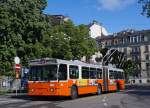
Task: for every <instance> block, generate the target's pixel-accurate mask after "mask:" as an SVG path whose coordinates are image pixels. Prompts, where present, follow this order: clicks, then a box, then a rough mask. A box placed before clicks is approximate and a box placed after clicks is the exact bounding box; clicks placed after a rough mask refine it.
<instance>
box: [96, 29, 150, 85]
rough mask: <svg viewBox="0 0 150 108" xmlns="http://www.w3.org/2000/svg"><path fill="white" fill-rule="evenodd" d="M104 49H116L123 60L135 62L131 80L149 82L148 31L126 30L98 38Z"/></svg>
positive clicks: (149, 35) (149, 38) (149, 33)
mask: <svg viewBox="0 0 150 108" xmlns="http://www.w3.org/2000/svg"><path fill="white" fill-rule="evenodd" d="M98 42H99V43H100V44H102V45H104V47H107V48H114V49H117V50H119V51H121V52H123V53H124V54H125V59H131V60H134V61H136V63H137V64H138V68H137V69H136V71H135V72H134V75H133V76H132V78H133V79H140V81H141V79H142V81H143V82H147V81H150V30H141V31H135V30H132V29H130V30H126V31H121V32H119V33H114V34H113V35H109V36H102V37H99V38H98Z"/></svg>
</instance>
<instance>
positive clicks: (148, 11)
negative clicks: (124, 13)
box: [139, 0, 150, 17]
mask: <svg viewBox="0 0 150 108" xmlns="http://www.w3.org/2000/svg"><path fill="white" fill-rule="evenodd" d="M139 3H141V4H142V8H143V11H142V15H146V16H147V17H150V0H139Z"/></svg>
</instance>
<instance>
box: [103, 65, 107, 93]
mask: <svg viewBox="0 0 150 108" xmlns="http://www.w3.org/2000/svg"><path fill="white" fill-rule="evenodd" d="M103 85H104V91H108V68H105V67H103Z"/></svg>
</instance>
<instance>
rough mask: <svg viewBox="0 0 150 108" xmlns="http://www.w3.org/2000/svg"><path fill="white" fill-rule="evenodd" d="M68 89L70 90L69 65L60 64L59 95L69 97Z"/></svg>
mask: <svg viewBox="0 0 150 108" xmlns="http://www.w3.org/2000/svg"><path fill="white" fill-rule="evenodd" d="M67 88H68V82H67V65H66V64H60V65H59V69H58V89H59V95H64V96H65V95H67V94H68V93H67Z"/></svg>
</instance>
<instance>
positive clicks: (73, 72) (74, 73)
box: [69, 65, 79, 79]
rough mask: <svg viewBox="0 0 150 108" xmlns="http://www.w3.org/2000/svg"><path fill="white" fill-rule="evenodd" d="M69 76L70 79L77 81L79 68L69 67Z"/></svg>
mask: <svg viewBox="0 0 150 108" xmlns="http://www.w3.org/2000/svg"><path fill="white" fill-rule="evenodd" d="M69 76H70V79H78V78H79V68H78V66H72V65H71V66H69Z"/></svg>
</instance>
